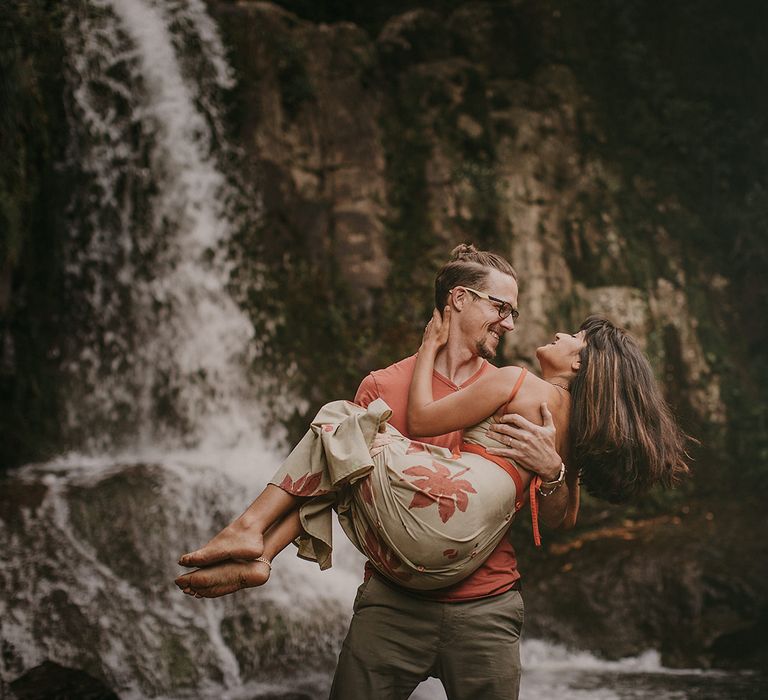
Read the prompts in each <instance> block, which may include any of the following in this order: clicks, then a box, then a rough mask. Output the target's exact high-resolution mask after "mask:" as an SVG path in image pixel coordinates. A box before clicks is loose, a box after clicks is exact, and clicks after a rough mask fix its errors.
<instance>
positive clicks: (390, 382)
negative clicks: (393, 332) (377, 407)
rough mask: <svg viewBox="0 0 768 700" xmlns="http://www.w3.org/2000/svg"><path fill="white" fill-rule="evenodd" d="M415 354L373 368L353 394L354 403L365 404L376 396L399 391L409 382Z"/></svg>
mask: <svg viewBox="0 0 768 700" xmlns="http://www.w3.org/2000/svg"><path fill="white" fill-rule="evenodd" d="M415 365H416V355H411V356H410V357H405V358H403V359H402V360H399V361H398V362H395V363H393V364H391V365H389V366H388V367H383V368H381V369H375V370H373V371H372V372H370V373H369V374H366V375H365V377H364V378H363V381H362V382H360V387H359V388H358V390H357V394H356V395H355V403H357V404H359V405H361V406H367V405H368V404H369V403H370V402H371V401H373V400H374V399H376V398H385V400H386V398H390V400H391V394H392V392H393V391H395V392H396V393H399V392H400V391H401V390H402V388H403V387H406V390H407V387H408V386H409V385H410V383H411V377H412V376H413V369H414V367H415Z"/></svg>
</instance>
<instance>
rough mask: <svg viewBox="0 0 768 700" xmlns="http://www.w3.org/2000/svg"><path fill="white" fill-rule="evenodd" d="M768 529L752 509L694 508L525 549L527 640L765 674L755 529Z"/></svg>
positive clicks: (766, 561) (764, 555)
mask: <svg viewBox="0 0 768 700" xmlns="http://www.w3.org/2000/svg"><path fill="white" fill-rule="evenodd" d="M747 513H748V514H749V516H748V517H745V514H747ZM767 527H768V517H766V515H765V513H764V512H761V510H760V505H759V504H758V503H752V504H747V503H744V504H742V506H741V507H728V506H722V505H720V504H709V505H707V504H699V505H695V506H693V507H686V508H685V512H682V511H680V512H677V513H674V514H671V515H663V516H656V517H652V518H645V519H625V520H618V521H614V522H612V523H609V524H605V525H603V526H597V527H592V528H591V529H583V530H581V531H579V532H577V533H576V534H574V535H565V536H560V537H556V538H554V539H556V541H554V542H553V541H552V540H553V538H552V537H551V536H550V538H549V539H550V543H549V545H547V546H546V548H545V550H546V551H543V552H534V551H532V548H529V547H527V546H524V547H522V548H521V551H519V555H520V561H521V570H522V572H523V576H524V579H523V580H524V592H525V593H524V595H525V601H526V623H525V624H526V634H527V635H530V636H532V637H539V638H545V639H551V640H556V641H559V642H562V643H564V644H566V645H570V646H574V647H576V648H588V649H591V650H593V651H595V652H596V653H598V654H599V655H601V656H603V657H605V658H608V659H619V658H622V657H626V656H634V655H637V654H640V653H642V652H644V651H647V650H648V649H656V650H658V651H659V652H660V653H661V657H662V663H664V664H665V665H667V666H671V667H675V668H708V667H720V668H752V669H760V668H764V666H765V663H766V661H768V643H766V639H767V638H768V637H767V635H766V632H768V628H767V627H766V610H767V609H768V592H767V591H766V587H765V585H764V581H765V578H766V576H768V543H766V542H765V541H764V540H763V539H762V538H761V537H759V536H754V533H757V532H765V531H766V528H767ZM750 533H752V534H750ZM513 539H514V538H513ZM518 539H519V538H517V539H514V541H516V542H517V541H518Z"/></svg>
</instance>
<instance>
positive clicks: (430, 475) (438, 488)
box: [403, 460, 477, 523]
mask: <svg viewBox="0 0 768 700" xmlns="http://www.w3.org/2000/svg"><path fill="white" fill-rule="evenodd" d="M467 471H469V469H462V470H461V471H460V472H457V473H456V474H453V475H451V470H450V469H449V468H448V467H446V466H445V465H444V464H441V463H440V462H436V461H434V460H432V468H430V467H427V466H415V467H408V469H403V474H408V475H410V476H419V477H423V478H421V479H417V480H416V481H412V482H410V483H411V484H412V485H413V486H415V487H416V488H417V489H418V491H417V492H416V493H415V494H414V496H413V500H412V501H411V503H410V504H409V506H408V507H409V508H427V507H429V506H431V505H433V504H435V503H437V512H438V513H439V515H440V520H442V521H443V522H444V523H446V522H448V520H449V519H450V518H451V517H453V514H454V513H455V512H456V508H458V509H459V510H460V511H461V512H462V513H463V512H465V511H466V510H467V506H468V505H469V495H468V494H470V493H477V491H475V489H474V487H473V486H472V484H471V483H470V482H469V481H468V480H467V479H458V478H457V477H459V476H461V475H462V474H464V473H465V472H467Z"/></svg>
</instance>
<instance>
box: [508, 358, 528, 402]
mask: <svg viewBox="0 0 768 700" xmlns="http://www.w3.org/2000/svg"><path fill="white" fill-rule="evenodd" d="M526 374H528V370H527V369H526V368H525V367H523V371H522V372H520V376H519V377H518V378H517V381H516V382H515V386H513V387H512V393H511V394H510V395H509V398H508V399H507V403H509V402H510V401H511V400H512V399H514V398H515V396H517V392H518V391H520V387H521V386H523V381H524V380H525V375H526Z"/></svg>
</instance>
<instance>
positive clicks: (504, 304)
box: [463, 287, 520, 321]
mask: <svg viewBox="0 0 768 700" xmlns="http://www.w3.org/2000/svg"><path fill="white" fill-rule="evenodd" d="M463 289H466V290H467V291H468V292H472V294H474V295H475V296H478V297H480V298H481V299H486V300H488V301H490V302H491V303H493V304H498V306H497V307H496V310H497V311H498V312H499V318H502V319H504V318H507V317H508V316H511V317H512V320H513V321H517V319H518V318H519V317H520V313H519V312H518V310H517V309H516V308H515V307H514V306H512V304H510V303H509V302H508V301H504V300H503V299H499V298H498V297H492V296H491V295H490V294H486V293H485V292H480V291H478V290H477V289H472V288H471V287H463Z"/></svg>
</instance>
